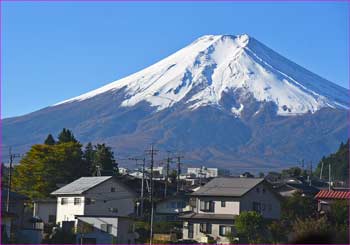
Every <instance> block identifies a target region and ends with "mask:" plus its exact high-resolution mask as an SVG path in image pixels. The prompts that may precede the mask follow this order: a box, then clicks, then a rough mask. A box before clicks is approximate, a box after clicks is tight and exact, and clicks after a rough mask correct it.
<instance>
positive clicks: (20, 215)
mask: <svg viewBox="0 0 350 245" xmlns="http://www.w3.org/2000/svg"><path fill="white" fill-rule="evenodd" d="M8 195H9V198H7V197H8ZM28 200H29V198H28V197H26V196H24V195H21V194H19V193H17V192H13V191H8V189H7V188H4V189H2V190H1V218H2V219H1V231H2V235H4V236H6V238H7V239H9V240H12V239H15V238H16V239H18V237H19V235H20V232H21V230H22V229H23V228H27V227H28V226H30V224H29V222H27V219H26V218H28V219H29V217H27V216H26V202H27V201H28ZM7 201H9V203H8V204H7ZM7 206H8V209H7ZM5 234H6V235H5Z"/></svg>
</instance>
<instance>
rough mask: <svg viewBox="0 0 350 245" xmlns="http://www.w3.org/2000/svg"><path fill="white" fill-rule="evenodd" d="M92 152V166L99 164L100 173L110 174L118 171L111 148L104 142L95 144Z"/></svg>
mask: <svg viewBox="0 0 350 245" xmlns="http://www.w3.org/2000/svg"><path fill="white" fill-rule="evenodd" d="M94 150H95V152H94V161H93V162H94V163H93V165H94V168H96V167H97V166H100V167H101V169H102V175H112V174H115V173H118V166H117V164H116V161H115V160H114V154H113V152H112V149H111V148H110V147H108V146H106V145H105V144H97V145H96V146H95V149H94Z"/></svg>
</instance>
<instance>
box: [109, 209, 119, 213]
mask: <svg viewBox="0 0 350 245" xmlns="http://www.w3.org/2000/svg"><path fill="white" fill-rule="evenodd" d="M109 212H112V213H118V208H109Z"/></svg>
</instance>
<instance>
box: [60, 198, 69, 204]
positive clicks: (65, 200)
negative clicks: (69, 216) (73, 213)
mask: <svg viewBox="0 0 350 245" xmlns="http://www.w3.org/2000/svg"><path fill="white" fill-rule="evenodd" d="M66 204H68V198H67V197H62V198H61V205H66Z"/></svg>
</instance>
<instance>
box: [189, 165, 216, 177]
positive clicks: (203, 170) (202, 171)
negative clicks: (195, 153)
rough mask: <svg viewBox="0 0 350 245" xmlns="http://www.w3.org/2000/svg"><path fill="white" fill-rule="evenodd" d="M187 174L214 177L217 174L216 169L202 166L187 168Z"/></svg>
mask: <svg viewBox="0 0 350 245" xmlns="http://www.w3.org/2000/svg"><path fill="white" fill-rule="evenodd" d="M187 175H190V176H194V177H196V178H215V177H217V176H218V169H217V168H207V167H204V166H202V167H200V168H188V169H187Z"/></svg>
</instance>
